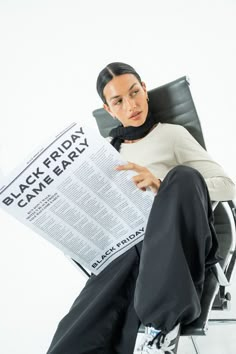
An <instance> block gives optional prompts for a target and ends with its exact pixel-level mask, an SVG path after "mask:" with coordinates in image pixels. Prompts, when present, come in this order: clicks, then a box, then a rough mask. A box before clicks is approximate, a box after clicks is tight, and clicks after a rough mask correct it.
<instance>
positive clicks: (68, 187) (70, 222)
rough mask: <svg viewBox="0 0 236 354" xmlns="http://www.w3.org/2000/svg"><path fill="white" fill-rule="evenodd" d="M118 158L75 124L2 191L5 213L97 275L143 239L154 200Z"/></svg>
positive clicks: (26, 164) (1, 187)
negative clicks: (122, 169) (141, 189)
mask: <svg viewBox="0 0 236 354" xmlns="http://www.w3.org/2000/svg"><path fill="white" fill-rule="evenodd" d="M126 162H127V161H124V160H123V159H122V158H121V155H120V154H119V153H118V152H117V151H116V150H115V149H114V148H113V147H112V146H111V145H110V143H109V142H108V141H106V139H104V138H103V137H101V136H100V134H99V132H98V131H97V130H96V129H95V128H94V129H93V128H91V127H89V128H88V127H86V126H85V125H84V124H82V125H81V124H78V123H73V124H71V125H70V126H69V127H67V128H66V129H65V130H64V131H62V132H60V134H58V135H56V136H55V137H53V138H52V139H50V141H49V142H47V143H46V144H45V146H42V147H41V148H40V149H39V150H38V152H37V153H36V154H35V155H34V156H33V157H32V158H30V159H28V160H27V161H25V162H24V163H22V164H21V165H20V166H19V167H18V168H17V169H16V170H15V171H14V172H13V173H12V174H11V175H10V176H9V177H8V178H7V179H6V180H4V181H2V182H1V184H0V206H1V208H3V209H4V210H5V211H6V212H7V213H10V214H11V215H12V216H13V217H15V218H17V219H18V220H19V221H20V222H22V223H24V224H25V225H27V226H28V227H30V228H31V229H32V230H34V231H35V232H36V233H38V234H39V235H41V236H42V237H44V238H45V239H47V240H48V241H50V242H51V243H52V244H54V245H55V246H56V247H57V248H59V249H60V250H61V251H62V252H64V253H65V254H66V255H67V256H69V257H71V258H72V259H73V260H75V261H76V262H78V263H80V264H81V265H82V266H84V267H85V268H86V269H88V270H89V271H91V272H92V273H93V274H99V272H101V271H102V270H103V269H104V268H105V267H106V266H107V265H108V264H109V263H111V262H112V261H113V260H114V259H115V258H117V257H118V256H119V255H121V254H122V253H124V252H125V251H127V250H128V249H130V248H131V247H132V246H134V245H135V244H137V243H138V242H140V241H141V240H142V239H143V237H144V232H145V226H146V223H147V218H148V215H149V212H150V209H151V205H152V202H153V195H152V193H149V192H142V191H140V190H139V189H138V188H137V187H136V186H135V184H134V183H133V181H132V180H131V179H132V176H133V175H134V174H135V173H134V172H133V171H117V170H115V166H117V165H119V164H124V163H126Z"/></svg>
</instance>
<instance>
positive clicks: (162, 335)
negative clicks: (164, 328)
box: [148, 332, 166, 349]
mask: <svg viewBox="0 0 236 354" xmlns="http://www.w3.org/2000/svg"><path fill="white" fill-rule="evenodd" d="M165 337H166V333H163V332H159V333H157V334H156V335H155V337H153V339H152V340H150V341H149V342H148V345H150V346H153V344H154V342H155V340H156V341H157V342H156V346H157V349H161V346H162V344H163V343H164V341H165Z"/></svg>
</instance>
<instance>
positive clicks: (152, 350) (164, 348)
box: [137, 324, 180, 354]
mask: <svg viewBox="0 0 236 354" xmlns="http://www.w3.org/2000/svg"><path fill="white" fill-rule="evenodd" d="M154 331H156V334H155V332H154ZM154 331H153V330H152V329H151V330H150V331H149V333H147V335H146V336H145V337H144V342H143V343H142V345H140V347H139V348H137V351H140V354H176V353H177V347H178V342H179V336H180V325H179V324H178V325H176V326H175V327H174V328H173V329H172V330H171V331H170V332H168V333H163V332H162V331H157V330H154Z"/></svg>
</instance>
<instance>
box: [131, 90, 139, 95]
mask: <svg viewBox="0 0 236 354" xmlns="http://www.w3.org/2000/svg"><path fill="white" fill-rule="evenodd" d="M138 92H139V90H135V91H133V92H132V93H131V96H135V95H137V93H138Z"/></svg>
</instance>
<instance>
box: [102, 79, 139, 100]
mask: <svg viewBox="0 0 236 354" xmlns="http://www.w3.org/2000/svg"><path fill="white" fill-rule="evenodd" d="M135 85H137V82H135V83H134V84H132V85H131V86H130V88H129V91H131V90H132V88H133V87H134V86H135ZM119 97H120V95H117V96H112V97H111V98H110V100H109V101H111V100H114V99H115V98H119Z"/></svg>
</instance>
